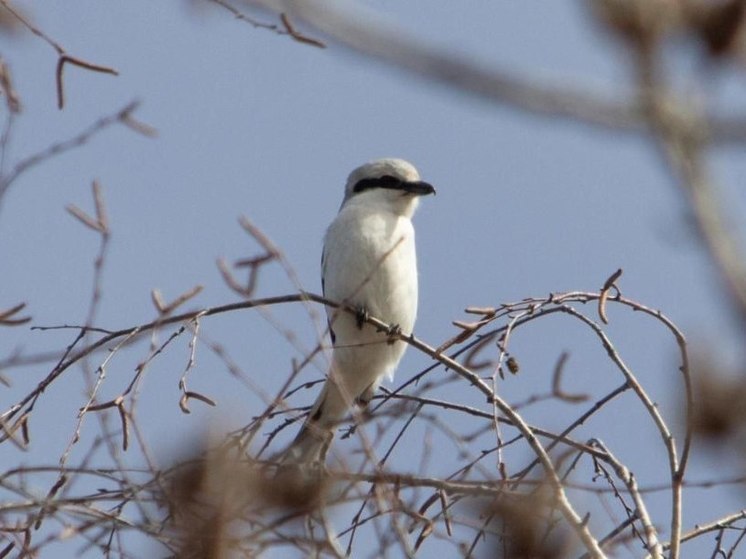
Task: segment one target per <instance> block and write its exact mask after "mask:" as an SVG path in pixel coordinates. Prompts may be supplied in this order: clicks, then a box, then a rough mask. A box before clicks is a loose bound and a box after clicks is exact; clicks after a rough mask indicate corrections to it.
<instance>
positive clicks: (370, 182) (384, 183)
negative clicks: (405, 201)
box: [352, 175, 435, 195]
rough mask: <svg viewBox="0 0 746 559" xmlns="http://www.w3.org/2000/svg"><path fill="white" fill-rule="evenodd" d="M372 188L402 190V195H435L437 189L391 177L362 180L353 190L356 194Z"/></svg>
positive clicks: (417, 182) (426, 184)
mask: <svg viewBox="0 0 746 559" xmlns="http://www.w3.org/2000/svg"><path fill="white" fill-rule="evenodd" d="M371 188H388V189H389V190H400V191H401V193H402V194H420V195H423V194H434V193H435V189H434V188H433V187H432V185H430V184H429V183H426V182H424V181H403V180H401V179H398V178H396V177H392V176H391V175H384V176H382V177H375V178H367V179H361V180H359V181H358V182H357V183H355V186H354V187H353V188H352V191H353V192H355V193H356V194H357V193H358V192H363V191H364V190H370V189H371Z"/></svg>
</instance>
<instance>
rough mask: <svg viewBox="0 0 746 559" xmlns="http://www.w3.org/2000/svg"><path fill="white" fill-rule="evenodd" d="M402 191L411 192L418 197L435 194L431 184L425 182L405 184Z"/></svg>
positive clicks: (408, 182)
mask: <svg viewBox="0 0 746 559" xmlns="http://www.w3.org/2000/svg"><path fill="white" fill-rule="evenodd" d="M401 189H402V190H403V191H404V192H409V193H410V194H416V195H417V196H425V195H427V194H435V187H434V186H433V185H432V184H430V183H429V182H425V181H407V182H405V183H404V184H402V186H401Z"/></svg>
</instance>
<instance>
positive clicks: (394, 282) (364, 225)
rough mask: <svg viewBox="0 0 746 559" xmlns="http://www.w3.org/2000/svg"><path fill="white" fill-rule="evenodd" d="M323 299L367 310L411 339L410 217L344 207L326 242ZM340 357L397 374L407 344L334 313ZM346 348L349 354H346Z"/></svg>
mask: <svg viewBox="0 0 746 559" xmlns="http://www.w3.org/2000/svg"><path fill="white" fill-rule="evenodd" d="M322 273H323V278H324V293H325V295H326V297H328V298H329V299H332V300H335V301H340V302H342V301H345V302H348V303H349V304H351V305H354V306H362V307H365V308H366V309H367V310H368V312H369V313H370V315H371V316H374V317H376V318H379V319H381V320H383V321H384V322H386V323H388V324H398V325H399V326H400V327H401V329H402V331H403V332H405V333H411V332H412V328H413V327H414V321H415V317H416V314H417V259H416V254H415V242H414V228H413V227H412V222H411V221H410V220H409V218H408V217H404V216H401V215H396V214H394V213H391V212H387V211H381V210H380V209H370V208H365V207H360V206H354V205H353V206H350V207H344V208H342V210H341V211H340V213H339V215H338V216H337V218H336V219H335V220H334V221H333V222H332V224H331V225H330V227H329V229H328V230H327V233H326V237H325V240H324V267H323V271H322ZM329 319H330V323H331V327H332V329H333V330H334V333H335V336H336V340H335V355H336V358H338V359H340V360H342V361H353V360H354V361H355V362H356V363H357V365H358V366H359V365H360V364H362V363H361V362H365V361H367V362H370V363H369V364H370V365H371V366H373V365H374V362H377V363H378V364H379V365H380V367H382V368H383V369H384V370H385V371H384V372H385V373H388V374H391V373H393V367H395V365H396V363H397V362H398V360H399V359H400V358H401V354H402V353H403V351H404V349H405V344H403V343H402V342H397V343H396V344H393V345H389V344H387V340H386V337H385V336H383V335H381V334H380V333H378V332H375V330H374V329H373V328H372V327H370V326H367V327H365V328H363V329H362V330H360V329H359V328H358V327H357V324H356V323H355V318H354V317H353V316H351V315H349V313H340V312H335V311H334V310H333V309H329ZM344 348H349V349H348V350H345V349H344Z"/></svg>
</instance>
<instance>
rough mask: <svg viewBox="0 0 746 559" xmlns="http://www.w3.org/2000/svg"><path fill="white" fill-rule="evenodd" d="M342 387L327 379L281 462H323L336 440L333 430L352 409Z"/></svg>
mask: <svg viewBox="0 0 746 559" xmlns="http://www.w3.org/2000/svg"><path fill="white" fill-rule="evenodd" d="M348 404H349V397H348V398H345V397H344V396H343V395H342V393H341V391H340V388H339V386H338V385H337V383H336V382H334V381H333V380H331V379H327V381H326V383H325V384H324V388H323V389H322V391H321V394H319V397H318V398H317V399H316V402H315V403H314V405H313V407H312V408H311V411H310V412H309V414H308V418H306V421H305V423H303V426H302V427H301V429H300V431H299V432H298V435H297V436H296V437H295V439H294V440H293V442H292V443H291V444H290V446H289V447H288V449H287V451H286V452H285V455H284V456H283V458H282V462H283V463H286V464H308V463H312V462H321V461H323V460H324V458H325V455H326V451H327V450H328V448H329V445H330V444H331V442H332V439H333V438H334V428H335V426H336V425H337V422H338V421H339V420H340V419H341V418H342V417H343V416H344V414H345V412H346V411H347V409H348V407H349V405H348Z"/></svg>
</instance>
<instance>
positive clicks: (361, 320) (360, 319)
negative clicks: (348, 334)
mask: <svg viewBox="0 0 746 559" xmlns="http://www.w3.org/2000/svg"><path fill="white" fill-rule="evenodd" d="M369 318H370V313H368V309H367V308H365V307H363V306H362V305H361V306H359V307H357V308H356V309H355V321H356V322H357V328H358V330H362V329H363V324H365V323H366V322H368V319H369Z"/></svg>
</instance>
